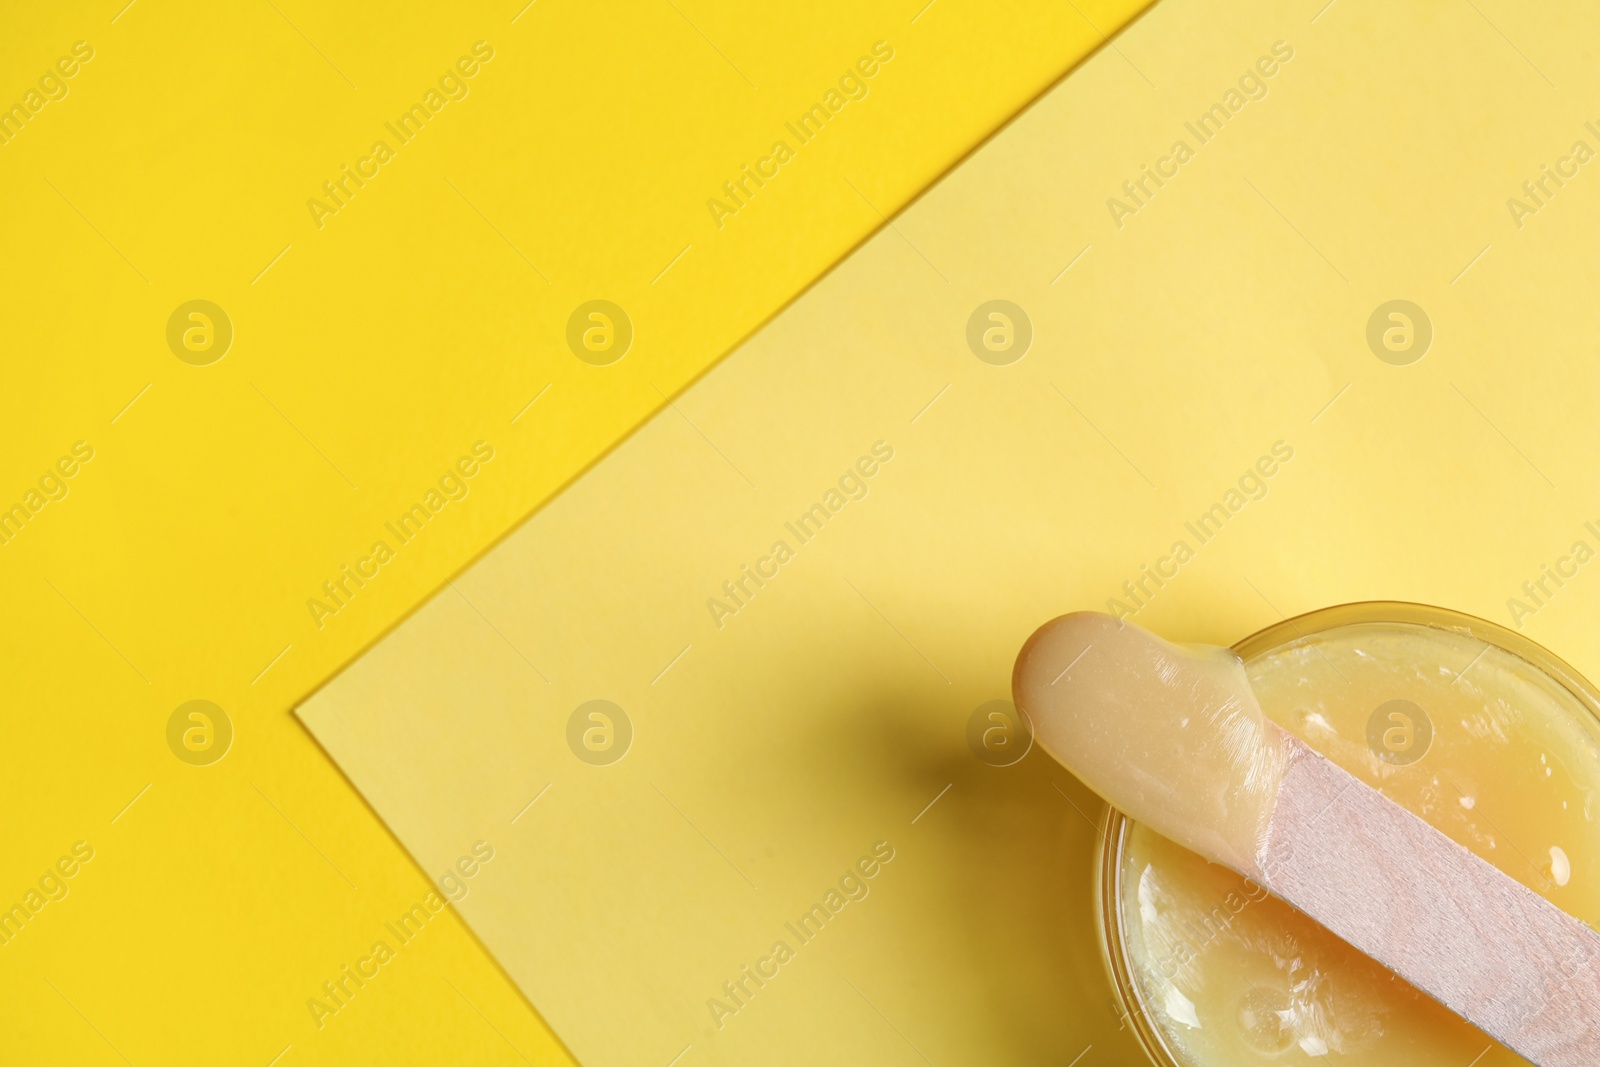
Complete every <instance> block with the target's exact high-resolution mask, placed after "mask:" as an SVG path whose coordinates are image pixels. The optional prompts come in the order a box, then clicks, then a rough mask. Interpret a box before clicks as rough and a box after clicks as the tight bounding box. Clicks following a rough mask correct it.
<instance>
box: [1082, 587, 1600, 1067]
mask: <svg viewBox="0 0 1600 1067" xmlns="http://www.w3.org/2000/svg"><path fill="white" fill-rule="evenodd" d="M1365 624H1376V625H1401V626H1404V625H1413V626H1427V627H1431V628H1433V629H1436V630H1447V631H1450V632H1453V633H1459V634H1465V635H1467V636H1469V637H1472V638H1475V639H1477V640H1479V641H1482V642H1483V643H1484V644H1486V645H1493V646H1495V647H1496V648H1499V649H1501V650H1502V651H1504V652H1508V653H1510V654H1511V655H1514V656H1516V657H1517V658H1519V659H1521V660H1523V661H1524V662H1526V663H1528V664H1529V665H1530V666H1532V667H1534V668H1535V669H1536V670H1538V671H1540V672H1542V673H1543V674H1545V675H1546V676H1548V677H1549V678H1550V679H1551V680H1553V681H1555V682H1556V683H1557V684H1558V685H1560V686H1561V687H1562V688H1563V689H1565V690H1567V691H1568V692H1569V693H1571V694H1572V696H1573V698H1574V699H1576V700H1577V702H1578V703H1579V704H1580V705H1581V706H1582V707H1584V708H1585V709H1586V710H1587V711H1588V712H1589V714H1590V715H1591V716H1593V717H1594V718H1595V720H1596V721H1597V722H1600V690H1596V688H1595V687H1594V685H1593V684H1592V683H1590V682H1589V680H1588V679H1586V678H1585V677H1584V676H1583V675H1582V674H1580V673H1578V671H1577V670H1575V669H1574V668H1573V667H1572V666H1571V665H1570V664H1568V663H1567V662H1566V661H1565V660H1563V659H1561V658H1560V657H1558V656H1556V655H1555V654H1554V653H1552V652H1551V651H1550V650H1549V649H1547V648H1545V647H1544V646H1543V645H1541V644H1539V643H1538V642H1537V641H1534V640H1533V639H1531V638H1529V637H1526V636H1524V635H1523V634H1520V633H1518V632H1517V631H1515V630H1510V629H1507V628H1506V627H1504V626H1501V625H1500V624H1498V623H1494V622H1490V621H1489V620H1487V619H1481V618H1478V617H1477V616H1475V615H1468V614H1465V613H1464V612H1459V611H1453V610H1451V609H1449V608H1440V607H1434V606H1432V605H1430V604H1418V603H1413V602H1411V601H1404V600H1362V601H1356V602H1354V603H1349V604H1338V605H1335V606H1333V607H1327V608H1318V609H1317V610H1315V611H1308V612H1306V613H1304V614H1301V615H1296V616H1293V617H1291V618H1286V619H1283V620H1282V621H1280V622H1276V623H1273V624H1272V625H1270V626H1267V627H1264V628H1263V629H1260V630H1257V631H1256V632H1255V633H1253V634H1250V635H1249V636H1248V637H1245V638H1243V639H1242V640H1240V641H1237V642H1235V643H1234V644H1233V645H1232V646H1230V647H1231V648H1232V650H1233V652H1234V654H1236V655H1237V656H1238V657H1239V658H1240V659H1241V660H1244V661H1245V662H1247V663H1248V662H1249V661H1250V660H1252V659H1254V658H1256V657H1257V656H1259V655H1261V654H1263V653H1265V652H1269V651H1271V650H1273V649H1276V648H1281V647H1283V646H1285V645H1288V644H1290V643H1291V642H1293V641H1297V640H1302V639H1304V638H1307V637H1311V636H1312V635H1314V634H1319V633H1326V632H1327V631H1329V630H1335V629H1339V628H1342V627H1345V626H1360V625H1365ZM1132 825H1133V820H1131V819H1129V818H1128V817H1127V816H1126V815H1124V814H1123V813H1122V812H1120V811H1118V810H1117V809H1116V808H1113V807H1109V806H1108V807H1107V808H1106V813H1105V816H1104V817H1103V819H1102V820H1101V826H1100V830H1101V833H1100V855H1099V860H1098V863H1097V864H1096V875H1097V877H1096V879H1095V895H1096V898H1097V900H1096V908H1095V910H1096V913H1097V915H1098V916H1099V927H1100V929H1099V935H1100V950H1101V955H1102V958H1103V959H1104V961H1105V964H1106V967H1107V969H1108V971H1109V972H1110V978H1111V986H1112V989H1113V990H1114V991H1115V995H1116V1005H1117V1008H1118V1010H1119V1011H1120V1013H1121V1015H1122V1018H1124V1019H1126V1020H1127V1021H1128V1023H1129V1025H1131V1026H1132V1028H1133V1032H1134V1034H1135V1035H1136V1036H1137V1037H1138V1039H1139V1044H1140V1045H1141V1046H1142V1047H1143V1048H1144V1051H1145V1054H1146V1055H1147V1056H1148V1057H1149V1058H1150V1062H1151V1063H1152V1064H1155V1065H1156V1067H1184V1064H1183V1063H1182V1062H1181V1061H1180V1060H1179V1059H1178V1058H1177V1056H1176V1055H1175V1054H1174V1053H1173V1051H1172V1050H1171V1049H1170V1048H1169V1047H1168V1045H1167V1041H1166V1038H1165V1037H1164V1036H1163V1035H1162V1033H1161V1030H1160V1028H1159V1027H1158V1026H1157V1025H1156V1023H1155V1020H1154V1017H1153V1016H1152V1015H1151V1013H1150V1011H1149V1008H1148V1007H1147V1005H1146V1004H1145V1002H1144V999H1143V997H1142V995H1141V993H1140V990H1139V985H1138V983H1137V982H1136V981H1135V979H1134V975H1133V966H1132V963H1131V962H1130V958H1129V955H1130V954H1129V951H1128V944H1127V930H1126V928H1125V927H1124V925H1123V922H1122V888H1123V887H1122V858H1123V850H1124V846H1125V845H1126V843H1127V835H1128V830H1129V828H1130V827H1131V826H1132Z"/></svg>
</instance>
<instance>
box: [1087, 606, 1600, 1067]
mask: <svg viewBox="0 0 1600 1067" xmlns="http://www.w3.org/2000/svg"><path fill="white" fill-rule="evenodd" d="M1244 673H1245V675H1246V676H1247V677H1248V680H1249V683H1250V686H1251V689H1252V690H1253V691H1254V694H1255V698H1256V700H1257V702H1258V703H1259V705H1260V708H1261V710H1262V712H1263V713H1264V714H1265V716H1266V718H1267V719H1268V720H1270V721H1271V722H1274V723H1276V724H1278V725H1279V726H1281V727H1283V728H1284V729H1286V730H1288V731H1289V732H1290V733H1292V734H1295V735H1296V736H1298V737H1300V738H1301V739H1302V740H1303V741H1305V742H1306V743H1307V744H1309V745H1310V746H1311V747H1312V748H1314V749H1316V750H1317V751H1318V752H1320V753H1322V754H1323V755H1324V756H1326V757H1327V758H1328V759H1330V760H1332V761H1333V762H1334V763H1336V764H1338V765H1339V766H1341V767H1343V768H1344V769H1345V770H1347V771H1349V772H1350V773H1352V774H1353V775H1355V776H1356V777H1358V778H1360V779H1361V780H1362V781H1364V782H1366V783H1367V784H1368V785H1371V786H1373V787H1374V788H1377V789H1380V790H1381V791H1382V792H1383V793H1384V794H1385V795H1386V796H1388V797H1389V798H1390V799H1391V800H1393V801H1395V802H1396V803H1398V804H1400V805H1401V806H1402V807H1405V808H1407V809H1408V810H1410V811H1412V812H1413V813H1415V814H1416V815H1418V816H1420V817H1421V818H1423V819H1425V820H1427V821H1428V822H1430V823H1431V824H1433V825H1434V826H1435V827H1437V828H1438V829H1439V830H1441V831H1442V832H1444V833H1445V834H1446V835H1447V836H1449V837H1450V838H1452V839H1453V840H1455V841H1456V842H1458V843H1459V844H1461V845H1463V846H1465V847H1466V848H1468V849H1470V850H1472V851H1473V852H1474V853H1476V854H1477V855H1479V856H1481V857H1482V858H1483V859H1485V860H1487V861H1488V862H1490V863H1492V864H1493V865H1495V866H1496V867H1498V868H1499V869H1500V870H1501V871H1503V872H1504V873H1505V874H1507V875H1509V876H1510V877H1512V878H1514V879H1516V880H1517V881H1519V882H1522V883H1523V884H1524V885H1526V886H1528V887H1529V888H1530V889H1532V890H1534V891H1535V892H1537V893H1540V894H1541V895H1543V896H1545V897H1546V898H1547V899H1549V900H1550V901H1551V902H1552V903H1554V904H1555V905H1556V906H1558V907H1560V908H1561V909H1563V910H1564V911H1566V912H1567V913H1569V914H1571V915H1574V916H1577V917H1578V918H1580V919H1583V920H1585V921H1588V922H1590V923H1591V924H1593V923H1594V922H1595V921H1596V920H1597V919H1600V827H1597V825H1596V821H1595V820H1596V816H1597V814H1600V813H1597V811H1596V801H1597V793H1600V723H1597V722H1596V721H1595V719H1594V718H1593V716H1592V715H1591V714H1590V712H1589V711H1588V709H1587V708H1586V707H1585V706H1584V705H1583V704H1581V703H1580V702H1579V701H1578V700H1577V699H1576V698H1574V697H1573V695H1572V694H1571V693H1570V692H1568V691H1567V690H1566V689H1564V688H1562V687H1561V686H1559V685H1557V684H1556V683H1555V682H1554V681H1553V680H1552V679H1551V678H1550V677H1549V676H1548V675H1546V674H1544V673H1543V672H1541V671H1540V670H1538V669H1537V668H1535V667H1533V666H1532V665H1531V664H1529V663H1527V662H1526V661H1524V660H1522V659H1520V658H1519V657H1516V656H1514V655H1512V654H1510V653H1509V652H1506V651H1504V650H1501V649H1499V648H1497V647H1494V646H1489V645H1485V644H1484V642H1482V641H1480V640H1478V639H1476V638H1474V637H1471V636H1469V635H1467V634H1463V633H1458V632H1454V631H1448V630H1443V629H1438V628H1433V627H1426V626H1419V625H1409V624H1405V625H1402V624H1359V625H1350V626H1344V627H1339V628H1336V629H1332V630H1328V631H1325V632H1322V633H1317V634H1312V635H1310V636H1309V637H1307V638H1304V639H1302V640H1299V641H1296V642H1294V643H1292V644H1290V645H1287V646H1284V647H1281V648H1278V649H1275V650H1272V651H1269V652H1267V653H1264V654H1263V655H1261V656H1259V657H1257V658H1255V659H1253V660H1252V661H1250V662H1249V663H1247V664H1245V665H1244ZM1119 875H1120V877H1119V879H1118V882H1119V885H1120V898H1119V899H1118V900H1117V901H1116V906H1117V909H1118V912H1119V915H1120V923H1121V930H1120V936H1121V937H1122V938H1123V941H1124V944H1125V946H1126V952H1127V956H1128V961H1129V965H1130V971H1131V973H1132V978H1133V981H1134V983H1135V984H1136V985H1137V987H1138V992H1139V1000H1141V1001H1142V1002H1143V1004H1144V1006H1145V1010H1146V1011H1147V1012H1148V1014H1149V1015H1150V1018H1151V1020H1152V1022H1153V1023H1154V1024H1155V1027H1156V1029H1157V1030H1158V1031H1159V1033H1160V1034H1161V1035H1162V1038H1163V1040H1164V1042H1165V1043H1166V1045H1167V1046H1168V1047H1169V1048H1170V1049H1171V1050H1172V1052H1173V1053H1174V1055H1175V1056H1176V1057H1177V1058H1178V1060H1179V1062H1180V1063H1182V1064H1184V1065H1185V1067H1250V1065H1255V1064H1263V1065H1265V1064H1297V1063H1298V1064H1336V1063H1348V1064H1361V1065H1362V1067H1391V1065H1393V1067H1465V1065H1466V1064H1468V1063H1474V1062H1475V1057H1478V1056H1480V1054H1481V1055H1482V1059H1479V1060H1476V1067H1494V1065H1503V1064H1513V1063H1521V1062H1524V1061H1523V1060H1521V1058H1520V1057H1517V1056H1515V1055H1513V1054H1512V1053H1510V1052H1508V1051H1506V1050H1504V1049H1502V1048H1500V1047H1499V1046H1497V1045H1493V1043H1492V1042H1491V1041H1490V1039H1489V1038H1487V1037H1485V1036H1484V1035H1483V1034H1482V1032H1481V1031H1479V1030H1477V1029H1476V1028H1474V1027H1472V1026H1471V1025H1469V1024H1468V1023H1466V1022H1465V1021H1463V1020H1462V1019H1460V1018H1459V1017H1458V1016H1456V1015H1454V1014H1452V1013H1451V1012H1449V1011H1448V1010H1446V1009H1445V1008H1443V1007H1442V1006H1440V1005H1439V1004H1438V1003H1436V1002H1435V1001H1433V1000H1431V999H1430V998H1428V997H1427V996H1425V995H1423V994H1421V993H1419V992H1417V991H1416V990H1415V989H1413V988H1412V987H1411V986H1409V985H1407V984H1406V983H1405V982H1404V981H1402V980H1401V979H1399V978H1397V977H1396V976H1394V974H1393V973H1392V972H1390V971H1388V970H1386V969H1385V968H1383V967H1382V966H1380V965H1379V964H1377V963H1375V962H1373V961H1372V960H1371V959H1369V958H1367V957H1366V956H1363V955H1362V954H1361V953H1359V952H1357V951H1356V950H1355V949H1353V948H1351V947H1350V946H1349V945H1347V944H1345V943H1344V942H1342V941H1340V940H1339V939H1338V938H1336V937H1334V936H1333V935H1332V934H1330V933H1328V932H1327V931H1326V930H1324V929H1323V928H1322V927H1321V926H1319V925H1318V924H1317V923H1315V922H1313V921H1312V920H1311V919H1309V918H1307V917H1306V916H1304V915H1302V914H1300V913H1299V912H1296V911H1295V910H1294V909H1292V908H1290V907H1289V906H1288V905H1286V904H1284V903H1282V902H1281V901H1279V900H1277V899H1276V898H1273V897H1271V896H1269V895H1267V894H1266V893H1265V891H1264V890H1262V889H1261V888H1260V887H1259V886H1256V885H1254V884H1253V883H1250V882H1248V881H1247V880H1246V879H1244V878H1243V877H1241V876H1240V875H1238V874H1236V873H1234V872H1233V871H1231V870H1229V869H1228V868H1226V867H1223V866H1220V865H1218V864H1214V863H1209V862H1207V861H1206V860H1204V859H1201V858H1200V857H1199V856H1197V855H1195V854H1194V853H1193V852H1191V851H1189V850H1187V849H1185V848H1183V847H1181V846H1180V845H1178V844H1175V843H1174V842H1173V841H1172V840H1170V839H1168V838H1166V837H1163V836H1161V835H1160V834H1158V833H1157V832H1155V831H1154V830H1153V829H1151V828H1150V827H1149V826H1147V825H1144V824H1140V823H1138V822H1134V823H1131V824H1130V825H1129V826H1128V829H1127V833H1126V836H1125V838H1124V840H1123V842H1122V851H1121V856H1120V869H1119ZM1118 933H1119V932H1118V931H1113V936H1116V935H1117V934H1118ZM1486 1049H1487V1050H1488V1051H1487V1052H1485V1050H1486Z"/></svg>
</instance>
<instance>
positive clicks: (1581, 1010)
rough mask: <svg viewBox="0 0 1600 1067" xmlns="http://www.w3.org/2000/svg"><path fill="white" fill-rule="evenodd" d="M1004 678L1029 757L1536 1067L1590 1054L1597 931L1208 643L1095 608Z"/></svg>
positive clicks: (1025, 654)
mask: <svg viewBox="0 0 1600 1067" xmlns="http://www.w3.org/2000/svg"><path fill="white" fill-rule="evenodd" d="M1013 690H1014V693H1015V699H1016V702H1017V705H1018V707H1020V708H1021V709H1022V710H1023V711H1024V712H1025V713H1026V714H1027V715H1028V717H1029V718H1030V720H1031V721H1032V723H1033V727H1034V731H1035V734H1036V736H1037V738H1038V741H1039V743H1040V745H1042V746H1043V747H1044V749H1045V751H1047V752H1049V753H1050V755H1052V756H1054V757H1055V758H1056V760H1058V761H1059V762H1060V763H1061V764H1062V765H1064V766H1065V767H1066V768H1067V769H1068V770H1070V771H1072V773H1073V774H1075V775H1077V776H1078V777H1079V778H1080V779H1082V780H1083V782H1084V783H1085V784H1086V785H1088V786H1089V788H1091V789H1093V790H1094V791H1095V792H1096V793H1098V794H1100V796H1101V797H1102V798H1104V799H1105V800H1106V802H1107V803H1109V804H1111V805H1112V806H1114V807H1116V808H1119V809H1121V810H1122V811H1123V812H1125V813H1126V814H1127V815H1128V816H1129V817H1130V818H1133V819H1135V820H1137V821H1139V822H1141V823H1144V824H1145V825H1147V826H1149V827H1150V828H1152V829H1154V830H1156V831H1157V832H1159V833H1161V834H1163V835H1165V836H1167V837H1169V838H1171V839H1172V840H1174V841H1176V842H1177V843H1179V844H1181V845H1183V846H1184V847H1186V848H1188V849H1190V850H1192V851H1194V852H1197V853H1199V854H1200V855H1202V856H1204V857H1206V858H1207V859H1210V860H1213V861H1215V862H1217V863H1221V864H1223V865H1225V866H1227V867H1231V868H1232V869H1233V870H1235V871H1238V872H1239V873H1240V874H1242V875H1244V876H1245V877H1247V878H1250V879H1252V880H1254V881H1256V882H1258V883H1260V884H1261V885H1262V886H1264V887H1265V888H1266V889H1268V890H1269V891H1271V892H1272V893H1274V894H1275V895H1277V896H1278V897H1280V898H1282V899H1283V900H1285V901H1287V902H1288V903H1289V904H1291V905H1293V906H1294V907H1296V908H1298V909H1299V910H1300V911H1303V912H1305V913H1306V914H1307V915H1309V916H1310V917H1311V918H1313V919H1315V920H1317V921H1318V922H1320V923H1321V924H1322V925H1323V926H1326V927H1327V928H1328V929H1329V930H1331V931H1332V932H1333V933H1335V934H1337V935H1338V936H1339V937H1341V938H1342V939H1344V940H1345V941H1347V942H1349V943H1350V944H1351V945H1353V946H1354V947H1355V948H1357V949H1359V950H1360V951H1362V952H1364V953H1366V954H1367V955H1368V956H1371V957H1372V958H1373V959H1375V960H1377V961H1378V962H1379V963H1381V964H1383V965H1384V966H1386V967H1388V968H1389V969H1390V970H1392V971H1394V972H1395V973H1396V974H1398V975H1400V976H1401V977H1402V978H1404V979H1406V980H1407V981H1408V982H1410V983H1411V984H1412V985H1414V986H1416V987H1417V988H1418V989H1421V990H1422V991H1423V992H1425V993H1428V994H1429V995H1430V996H1432V997H1434V998H1435V999H1437V1000H1438V1001H1439V1002H1440V1003H1442V1004H1444V1005H1445V1006H1446V1007H1448V1008H1450V1009H1451V1010H1452V1011H1454V1012H1456V1013H1457V1014H1459V1015H1461V1016H1462V1017H1464V1018H1465V1019H1467V1020H1468V1021H1469V1022H1471V1023H1473V1024H1474V1025H1476V1026H1478V1027H1479V1028H1480V1029H1482V1030H1483V1031H1484V1032H1486V1033H1488V1034H1489V1035H1490V1036H1492V1037H1494V1038H1496V1039H1497V1040H1499V1041H1500V1042H1502V1043H1503V1044H1505V1045H1506V1046H1507V1047H1509V1048H1511V1049H1513V1050H1515V1051H1516V1052H1518V1053H1520V1054H1521V1055H1522V1056H1524V1057H1525V1058H1527V1059H1528V1060H1530V1061H1531V1062H1533V1063H1535V1064H1537V1065H1538V1067H1596V1065H1600V935H1597V934H1596V933H1595V932H1594V931H1593V930H1591V929H1590V928H1589V927H1588V926H1586V925H1585V924H1584V923H1583V922H1581V921H1579V920H1578V919H1576V918H1573V917H1572V916H1570V915H1568V914H1566V913H1565V912H1563V911H1561V910H1560V909H1559V908H1557V907H1555V906H1554V905H1553V904H1551V903H1550V902H1548V901H1547V900H1545V899H1544V898H1543V897H1540V896H1539V895H1538V894H1536V893H1534V892H1533V891H1532V890H1530V889H1528V888H1526V887H1525V886H1523V885H1522V884H1521V883H1519V882H1517V881H1515V880H1514V879H1512V878H1510V877H1508V876H1506V875H1505V874H1502V873H1501V872H1500V871H1499V870H1497V869H1496V868H1494V867H1493V866H1491V865H1490V864H1488V863H1486V862H1484V861H1483V860H1481V859H1479V858H1478V857H1477V856H1475V855H1473V854H1472V853H1471V852H1469V851H1467V850H1466V849H1465V848H1462V847H1461V846H1460V845H1458V844H1456V843H1455V842H1454V841H1452V840H1450V839H1449V838H1448V837H1446V836H1445V835H1444V834H1442V833H1440V832H1439V831H1438V830H1436V829H1434V828H1433V827H1432V826H1430V825H1429V824H1428V823H1426V822H1424V821H1423V820H1421V819H1419V818H1418V817H1417V816H1415V815H1413V814H1411V813H1410V812H1409V811H1407V810H1405V809H1404V808H1402V807H1400V806H1399V805H1398V804H1395V803H1394V802H1392V801H1390V800H1388V799H1387V798H1386V797H1384V796H1383V794H1382V793H1379V792H1378V791H1377V790H1375V789H1373V788H1371V787H1370V786H1368V785H1366V784H1365V783H1363V782H1361V781H1359V780H1358V779H1356V778H1354V777H1352V776H1351V775H1350V774H1349V773H1347V772H1346V771H1344V770H1342V769H1341V768H1339V767H1337V766H1335V765H1334V764H1333V763H1330V762H1329V761H1328V760H1326V759H1324V758H1323V757H1322V756H1320V755H1318V754H1317V753H1316V752H1315V751H1313V750H1312V749H1311V748H1309V747H1308V746H1307V745H1306V744H1305V743H1304V742H1302V741H1300V740H1299V739H1298V738H1296V737H1294V736H1293V735H1292V734H1290V733H1288V732H1287V731H1286V730H1284V729H1283V728H1282V727H1280V726H1278V725H1277V724H1276V723H1274V722H1271V721H1270V720H1268V719H1267V718H1266V717H1265V716H1264V715H1263V714H1262V712H1261V708H1260V705H1259V704H1257V702H1256V698H1255V694H1254V693H1253V692H1251V689H1250V683H1249V681H1248V679H1247V678H1246V676H1245V672H1244V667H1243V664H1241V663H1240V662H1239V660H1238V658H1237V657H1235V656H1234V655H1233V653H1231V652H1230V651H1228V650H1227V649H1223V648H1212V647H1201V646H1179V645H1173V644H1170V643H1168V642H1166V641H1163V640H1162V639H1161V638H1159V637H1157V636H1155V635H1154V634H1152V633H1150V632H1148V631H1146V630H1143V629H1141V628H1139V627H1137V626H1135V625H1133V624H1132V623H1128V622H1124V621H1121V620H1118V619H1115V618H1113V617H1111V616H1109V615H1101V614H1098V613H1094V612H1080V613H1077V614H1073V615H1064V616H1062V617H1061V618H1058V619H1055V620H1053V621H1051V622H1049V623H1046V624H1045V625H1044V626H1043V627H1041V628H1040V629H1039V630H1038V631H1037V632H1036V633H1035V634H1034V635H1033V636H1032V637H1031V638H1029V639H1028V642H1027V643H1026V644H1025V645H1024V646H1023V648H1022V652H1021V653H1020V654H1019V655H1018V657H1017V666H1016V671H1015V675H1014V677H1013Z"/></svg>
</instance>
